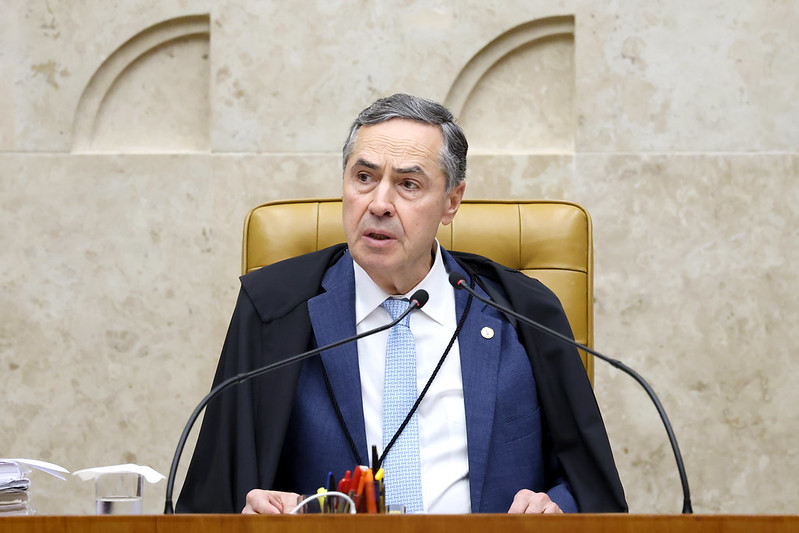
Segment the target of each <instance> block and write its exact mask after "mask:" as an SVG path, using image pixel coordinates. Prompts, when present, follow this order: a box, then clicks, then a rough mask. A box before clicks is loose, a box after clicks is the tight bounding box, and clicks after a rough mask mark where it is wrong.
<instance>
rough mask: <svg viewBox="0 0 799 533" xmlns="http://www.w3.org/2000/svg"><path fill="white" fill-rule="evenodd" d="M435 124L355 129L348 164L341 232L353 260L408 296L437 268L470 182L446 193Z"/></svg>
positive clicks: (390, 123)
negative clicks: (442, 237)
mask: <svg viewBox="0 0 799 533" xmlns="http://www.w3.org/2000/svg"><path fill="white" fill-rule="evenodd" d="M442 144H443V136H442V133H441V128H439V127H438V126H434V125H430V124H425V123H422V122H416V121H413V120H405V119H391V120H388V121H386V122H382V123H380V124H375V125H372V126H363V127H361V128H360V130H358V138H357V140H356V142H355V146H354V148H353V151H352V153H351V154H350V157H349V160H348V161H347V166H346V168H345V169H344V180H343V186H342V203H343V222H344V232H345V233H346V235H347V244H348V245H349V249H350V253H351V254H352V257H353V259H355V261H356V262H357V263H358V264H359V265H360V266H361V267H362V268H363V269H364V270H365V271H366V272H367V274H369V277H371V278H372V279H373V280H374V281H375V282H376V283H377V284H378V285H379V286H380V287H381V288H382V289H383V290H385V291H386V292H388V293H389V294H404V293H405V292H408V291H409V290H411V289H412V288H413V287H414V286H415V285H416V284H417V283H419V282H420V281H421V280H422V279H423V278H424V277H425V276H426V275H427V273H428V272H429V270H430V267H431V265H432V255H431V251H432V246H433V242H434V239H435V236H436V232H437V231H438V226H439V224H440V223H443V224H449V223H450V222H452V219H453V217H454V216H455V213H456V212H457V211H458V207H459V206H460V203H461V199H462V198H463V191H464V189H465V187H466V184H465V183H460V184H458V185H457V186H455V187H453V188H452V190H451V191H450V192H449V193H447V192H446V177H445V175H444V173H443V171H442V170H441V168H440V166H439V154H440V152H441V146H442Z"/></svg>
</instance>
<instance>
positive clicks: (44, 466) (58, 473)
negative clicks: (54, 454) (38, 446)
mask: <svg viewBox="0 0 799 533" xmlns="http://www.w3.org/2000/svg"><path fill="white" fill-rule="evenodd" d="M0 463H17V464H22V465H26V466H30V467H33V468H35V469H36V470H41V471H42V472H45V473H47V474H50V475H51V476H55V477H57V478H59V479H64V480H66V478H65V477H64V474H69V470H67V469H66V468H64V467H63V466H58V465H56V464H53V463H46V462H44V461H37V460H36V459H2V458H0Z"/></svg>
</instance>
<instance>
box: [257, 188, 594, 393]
mask: <svg viewBox="0 0 799 533" xmlns="http://www.w3.org/2000/svg"><path fill="white" fill-rule="evenodd" d="M345 240H346V239H345V237H344V230H343V228H342V224H341V200H340V199H308V200H291V201H278V202H270V203H267V204H264V205H261V206H258V207H256V208H254V209H252V210H251V211H250V212H249V213H248V214H247V218H246V220H245V222H244V240H243V253H242V265H241V270H242V273H243V274H246V273H248V272H252V271H253V270H256V269H258V268H261V267H262V266H265V265H269V264H271V263H275V262H277V261H281V260H283V259H287V258H289V257H294V256H297V255H301V254H305V253H309V252H313V251H316V250H319V249H322V248H325V247H327V246H331V245H333V244H336V243H339V242H344V241H345ZM438 240H439V242H440V243H441V244H442V245H443V246H444V248H446V249H448V250H458V251H463V252H471V253H475V254H480V255H482V256H485V257H488V258H489V259H493V260H494V261H496V262H498V263H501V264H503V265H505V266H508V267H511V268H515V269H517V270H521V271H522V272H524V273H525V274H527V275H528V276H531V277H534V278H537V279H538V280H540V281H541V282H542V283H544V285H546V286H547V287H549V288H550V289H551V290H552V291H553V292H554V293H555V294H556V295H557V296H558V298H560V301H561V303H562V304H563V308H564V309H565V310H566V315H567V316H568V318H569V322H570V323H571V326H572V330H573V331H574V336H575V339H576V340H577V341H578V342H580V343H582V344H585V345H586V346H588V347H593V342H594V334H593V333H594V323H593V243H592V234H591V217H590V216H589V215H588V212H587V211H586V210H585V209H583V208H582V207H580V206H578V205H575V204H571V203H568V202H559V201H550V200H530V201H524V200H522V201H502V200H464V201H463V203H462V204H461V207H460V209H459V211H458V214H457V215H456V216H455V220H454V221H453V222H452V224H450V225H448V226H441V227H440V228H439V231H438ZM580 356H581V357H582V358H583V364H584V365H585V369H586V372H587V373H588V377H589V379H590V380H591V383H592V384H593V380H594V361H593V356H591V355H589V354H586V353H584V352H582V351H581V352H580Z"/></svg>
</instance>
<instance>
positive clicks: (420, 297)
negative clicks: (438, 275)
mask: <svg viewBox="0 0 799 533" xmlns="http://www.w3.org/2000/svg"><path fill="white" fill-rule="evenodd" d="M429 297H430V296H429V295H428V294H427V291H425V290H424V289H420V290H418V291H416V292H415V293H413V295H412V296H411V304H410V305H409V306H408V309H406V310H405V311H404V312H403V313H402V314H401V315H400V316H398V317H397V318H396V319H395V320H392V321H391V322H389V323H388V324H385V325H383V326H380V327H378V328H375V329H371V330H369V331H364V332H363V333H359V334H358V335H355V336H353V337H347V338H346V339H342V340H340V341H336V342H334V343H331V344H328V345H327V346H322V347H321V348H314V349H313V350H309V351H307V352H304V353H301V354H298V355H293V356H291V357H288V358H286V359H283V360H281V361H276V362H274V363H272V364H269V365H266V366H262V367H260V368H256V369H254V370H250V371H248V372H242V373H241V374H236V375H235V376H232V377H230V378H228V379H226V380H225V381H222V382H221V383H219V385H217V386H215V387H214V388H212V389H211V392H209V393H208V394H207V395H206V396H205V398H203V399H202V400H200V403H199V404H198V405H197V407H195V408H194V411H193V412H192V413H191V416H190V417H189V420H188V422H186V426H185V427H184V428H183V433H181V435H180V440H179V441H178V446H177V448H176V449H175V455H174V457H173V458H172V466H171V467H170V469H169V478H168V479H167V484H166V496H165V498H164V514H174V513H175V509H174V506H173V505H172V493H173V491H174V487H175V476H176V474H177V471H178V463H179V462H180V456H181V455H182V454H183V448H184V447H185V446H186V440H187V439H188V437H189V433H190V432H191V428H192V426H194V423H195V422H196V421H197V417H199V416H200V413H201V412H202V410H203V409H204V408H205V406H206V405H208V403H209V402H210V401H211V400H213V399H214V398H216V397H217V396H218V395H219V394H220V393H222V392H223V391H224V390H225V389H228V388H230V387H232V386H233V385H238V384H239V383H242V382H244V381H248V380H250V379H252V378H254V377H258V376H260V375H262V374H266V373H268V372H271V371H273V370H277V369H279V368H283V367H284V366H287V365H290V364H293V363H296V362H298V361H302V360H303V359H307V358H308V357H312V356H314V355H317V354H320V353H322V352H324V351H327V350H331V349H333V348H336V347H338V346H341V345H342V344H347V343H349V342H353V341H357V340H358V339H362V338H364V337H368V336H369V335H373V334H375V333H379V332H381V331H384V330H387V329H389V328H392V327H394V326H395V325H397V324H399V323H400V322H401V321H402V319H404V318H405V317H406V316H407V315H408V314H409V313H410V312H411V311H413V310H414V309H420V308H421V307H422V306H424V304H426V303H427V300H428V299H429Z"/></svg>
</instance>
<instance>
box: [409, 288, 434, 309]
mask: <svg viewBox="0 0 799 533" xmlns="http://www.w3.org/2000/svg"><path fill="white" fill-rule="evenodd" d="M429 299H430V295H429V294H427V291H426V290H424V289H419V290H418V291H416V292H415V293H413V295H412V296H411V305H413V303H414V302H416V309H421V308H422V307H424V304H426V303H427V300H429Z"/></svg>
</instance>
